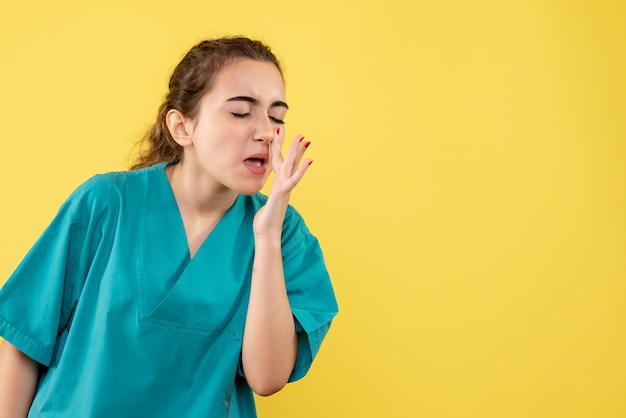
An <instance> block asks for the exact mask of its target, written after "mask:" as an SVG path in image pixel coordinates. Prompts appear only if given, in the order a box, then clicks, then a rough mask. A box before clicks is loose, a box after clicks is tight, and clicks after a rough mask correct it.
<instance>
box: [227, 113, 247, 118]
mask: <svg viewBox="0 0 626 418" xmlns="http://www.w3.org/2000/svg"><path fill="white" fill-rule="evenodd" d="M231 114H232V115H233V116H234V117H236V118H239V119H245V118H247V117H248V116H250V113H233V112H231Z"/></svg>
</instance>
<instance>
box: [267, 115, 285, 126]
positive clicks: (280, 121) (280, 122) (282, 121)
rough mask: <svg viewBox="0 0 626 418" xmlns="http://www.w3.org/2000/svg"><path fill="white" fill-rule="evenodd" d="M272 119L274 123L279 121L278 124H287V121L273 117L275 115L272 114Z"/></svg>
mask: <svg viewBox="0 0 626 418" xmlns="http://www.w3.org/2000/svg"><path fill="white" fill-rule="evenodd" d="M270 119H271V120H272V122H274V123H278V124H280V125H284V124H285V121H284V120H282V119H278V118H275V117H273V116H270Z"/></svg>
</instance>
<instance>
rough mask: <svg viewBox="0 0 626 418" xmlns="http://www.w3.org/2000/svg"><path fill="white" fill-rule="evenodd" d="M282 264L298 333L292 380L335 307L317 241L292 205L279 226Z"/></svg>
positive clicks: (317, 344) (316, 347)
mask: <svg viewBox="0 0 626 418" xmlns="http://www.w3.org/2000/svg"><path fill="white" fill-rule="evenodd" d="M283 265H284V266H283V268H284V274H285V282H286V285H287V296H288V298H289V303H290V304H291V310H292V312H293V316H294V318H295V321H296V332H297V336H298V356H297V358H296V364H295V367H294V370H293V372H292V374H291V376H290V378H289V381H290V382H293V381H296V380H298V379H301V378H302V377H304V375H305V374H306V373H307V372H308V370H309V368H310V367H311V364H312V363H313V359H315V356H316V355H317V352H318V351H319V349H320V346H321V344H322V341H323V340H324V337H325V336H326V334H327V333H328V330H329V328H330V325H331V322H332V320H333V318H334V317H335V315H336V314H337V312H338V307H337V301H336V299H335V294H334V291H333V288H332V284H331V281H330V276H329V274H328V271H327V269H326V265H325V263H324V257H323V255H322V250H321V248H320V245H319V242H318V240H317V238H315V237H314V236H313V235H312V234H311V233H310V232H309V230H308V228H307V227H306V225H305V223H304V221H303V220H302V218H301V217H300V215H299V214H298V213H297V212H296V211H295V209H293V208H292V207H290V210H289V211H288V215H287V216H286V222H285V226H284V228H283Z"/></svg>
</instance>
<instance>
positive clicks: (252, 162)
mask: <svg viewBox="0 0 626 418" xmlns="http://www.w3.org/2000/svg"><path fill="white" fill-rule="evenodd" d="M268 159H269V155H268V154H254V155H251V156H249V157H248V158H246V159H245V160H243V164H244V165H245V166H246V168H247V169H248V170H250V171H251V172H252V173H254V174H264V173H265V171H266V170H267V161H268Z"/></svg>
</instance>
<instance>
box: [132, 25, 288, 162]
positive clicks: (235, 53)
mask: <svg viewBox="0 0 626 418" xmlns="http://www.w3.org/2000/svg"><path fill="white" fill-rule="evenodd" d="M237 58H250V59H253V60H256V61H262V62H270V63H272V64H274V65H276V68H278V71H280V72H281V74H282V71H281V68H280V63H279V62H278V59H277V58H276V56H274V54H273V53H272V51H271V49H270V48H269V47H268V46H267V45H265V44H263V43H262V42H260V41H255V40H251V39H248V38H244V37H232V38H219V39H213V40H206V41H202V42H200V43H198V44H197V45H195V46H194V47H193V48H191V49H190V50H189V52H187V54H186V55H185V57H184V58H183V59H182V60H181V61H180V63H179V64H178V65H177V66H176V68H175V69H174V72H173V73H172V76H171V77H170V82H169V91H168V93H167V95H166V96H165V100H164V101H163V103H162V104H161V106H160V107H159V111H158V113H157V119H156V122H155V123H154V125H152V127H151V128H150V129H149V130H148V131H147V132H146V133H145V135H144V136H143V138H142V139H141V141H140V142H139V146H140V151H139V156H138V157H137V161H136V162H135V163H134V164H133V165H132V167H131V169H132V170H136V169H138V168H143V167H148V166H151V165H153V164H157V163H161V162H167V163H169V164H176V163H178V162H179V161H180V159H181V157H182V153H183V149H182V147H181V146H180V145H178V143H176V141H174V138H172V135H171V134H170V131H169V129H168V128H167V123H166V121H165V117H166V115H167V112H169V111H170V110H172V109H177V110H179V111H180V112H182V113H183V114H184V115H186V116H187V117H189V118H192V119H193V118H194V117H195V116H196V113H197V112H198V107H199V105H198V103H199V102H200V99H201V98H202V97H203V96H204V95H205V94H206V93H207V92H208V91H209V90H210V89H211V87H212V85H213V81H214V80H215V77H216V75H217V74H218V73H219V72H220V70H221V69H222V68H224V67H225V66H226V65H228V64H229V63H230V62H231V61H233V60H234V59H237Z"/></svg>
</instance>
